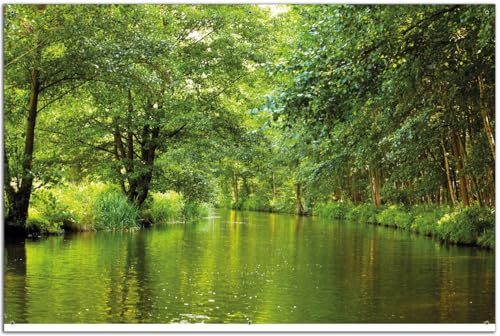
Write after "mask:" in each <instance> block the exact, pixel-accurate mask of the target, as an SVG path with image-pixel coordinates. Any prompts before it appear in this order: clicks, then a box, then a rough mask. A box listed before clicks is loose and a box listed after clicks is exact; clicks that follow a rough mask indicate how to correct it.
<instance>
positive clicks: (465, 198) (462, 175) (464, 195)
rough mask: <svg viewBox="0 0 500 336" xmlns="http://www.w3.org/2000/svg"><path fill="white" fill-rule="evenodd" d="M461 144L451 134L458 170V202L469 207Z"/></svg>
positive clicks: (463, 154)
mask: <svg viewBox="0 0 500 336" xmlns="http://www.w3.org/2000/svg"><path fill="white" fill-rule="evenodd" d="M462 147H463V146H462V144H461V140H460V137H459V136H458V135H457V134H456V133H455V132H453V136H452V148H453V151H454V152H455V157H456V158H457V168H458V174H459V179H460V188H459V191H460V200H461V201H462V203H463V204H464V205H465V206H466V207H467V206H469V205H470V199H469V189H468V184H467V177H466V175H465V173H464V156H465V153H464V152H463V151H462Z"/></svg>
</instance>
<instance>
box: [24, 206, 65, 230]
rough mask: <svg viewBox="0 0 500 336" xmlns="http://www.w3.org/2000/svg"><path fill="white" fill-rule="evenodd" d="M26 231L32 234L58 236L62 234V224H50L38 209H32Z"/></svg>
mask: <svg viewBox="0 0 500 336" xmlns="http://www.w3.org/2000/svg"><path fill="white" fill-rule="evenodd" d="M26 230H27V232H28V233H30V234H35V235H37V234H57V233H61V232H62V229H61V224H60V223H56V222H50V221H49V220H48V219H47V218H46V217H45V216H44V215H43V214H42V213H40V212H38V210H37V209H36V208H30V210H29V218H28V219H27V220H26Z"/></svg>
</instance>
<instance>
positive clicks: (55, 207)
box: [26, 189, 72, 233]
mask: <svg viewBox="0 0 500 336" xmlns="http://www.w3.org/2000/svg"><path fill="white" fill-rule="evenodd" d="M28 215H29V217H28V219H27V221H26V228H27V229H28V232H33V233H59V232H61V231H62V227H63V225H64V223H65V222H68V221H71V220H72V217H71V214H70V212H69V211H68V208H67V206H66V205H64V204H62V203H61V202H60V201H59V200H58V199H57V198H56V197H55V196H54V194H53V192H52V191H50V190H47V189H38V190H36V191H35V192H34V193H33V195H32V198H31V202H30V207H29V211H28Z"/></svg>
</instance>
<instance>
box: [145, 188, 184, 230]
mask: <svg viewBox="0 0 500 336" xmlns="http://www.w3.org/2000/svg"><path fill="white" fill-rule="evenodd" d="M146 206H147V209H146V210H145V213H147V214H149V215H150V219H151V221H152V222H153V223H155V224H162V223H167V222H168V221H172V220H174V219H178V218H180V217H181V215H182V210H183V207H184V202H183V201H182V198H181V196H180V195H179V194H178V193H176V192H173V191H171V192H166V193H158V192H154V193H151V199H150V203H149V204H147V205H146Z"/></svg>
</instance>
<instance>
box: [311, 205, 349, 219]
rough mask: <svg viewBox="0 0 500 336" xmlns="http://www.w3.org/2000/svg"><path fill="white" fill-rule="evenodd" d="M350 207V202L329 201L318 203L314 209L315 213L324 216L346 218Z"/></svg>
mask: <svg viewBox="0 0 500 336" xmlns="http://www.w3.org/2000/svg"><path fill="white" fill-rule="evenodd" d="M350 208H351V204H350V203H344V202H329V203H322V204H318V205H317V206H316V208H315V209H314V213H315V214H316V215H318V216H319V217H324V218H333V219H345V218H346V215H347V212H348V211H349V209H350Z"/></svg>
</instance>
